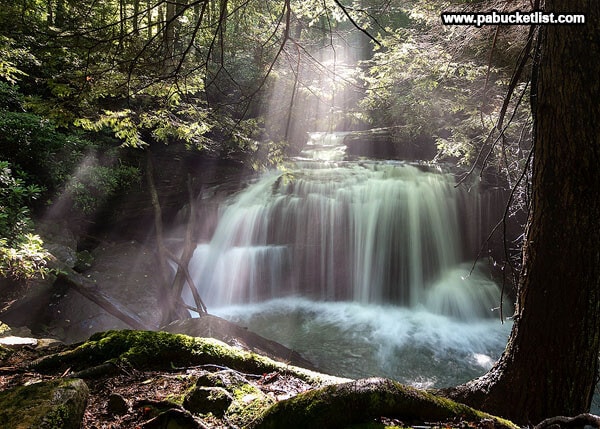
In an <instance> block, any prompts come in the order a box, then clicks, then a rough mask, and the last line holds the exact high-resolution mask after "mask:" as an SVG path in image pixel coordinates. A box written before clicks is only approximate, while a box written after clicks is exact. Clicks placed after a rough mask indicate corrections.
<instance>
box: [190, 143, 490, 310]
mask: <svg viewBox="0 0 600 429" xmlns="http://www.w3.org/2000/svg"><path fill="white" fill-rule="evenodd" d="M311 137H312V139H311V142H310V143H311V144H310V145H308V148H307V150H306V151H305V152H304V153H303V156H302V157H301V158H300V159H299V160H297V161H296V163H295V164H294V167H293V168H292V169H290V170H287V171H272V172H269V173H266V174H264V175H263V176H262V177H260V178H259V179H258V180H256V181H255V182H254V183H252V184H250V185H248V186H247V188H246V189H244V190H243V191H241V192H239V193H238V194H236V195H235V196H233V197H232V198H230V199H229V200H228V201H226V202H225V203H224V204H222V206H221V207H220V210H219V221H218V224H217V227H216V229H215V231H214V234H213V236H212V239H211V240H210V242H206V243H202V244H200V245H198V247H197V249H196V251H195V253H194V257H193V260H192V263H191V266H190V272H191V274H192V276H193V277H194V278H195V280H196V285H198V287H199V289H200V294H201V296H202V297H203V298H204V300H205V301H206V303H207V305H208V306H209V307H221V306H227V305H232V304H240V303H248V302H260V301H266V300H269V299H273V298H279V297H286V296H302V297H307V298H310V299H313V300H319V301H353V302H358V303H370V304H390V303H391V304H398V305H402V306H407V307H413V308H414V307H416V306H419V305H424V306H427V307H428V308H430V309H432V311H436V312H440V313H442V314H448V315H452V316H457V317H462V318H470V317H480V316H481V315H483V314H485V313H489V309H490V308H491V307H495V306H496V305H497V302H498V300H499V293H498V292H497V287H496V286H495V284H494V283H493V282H491V281H490V280H488V279H487V278H485V276H484V275H480V274H478V273H474V274H473V275H472V277H473V278H470V276H469V273H468V270H465V269H464V267H463V268H460V264H461V263H462V262H464V261H465V260H466V258H467V256H470V255H465V254H464V253H465V241H468V240H471V241H476V240H474V239H473V237H472V236H473V234H474V233H473V231H470V230H469V228H468V224H469V222H464V219H461V215H463V214H465V213H468V214H469V216H471V217H474V218H473V219H472V222H473V223H474V224H475V225H479V223H480V221H479V220H476V219H478V218H477V212H478V210H479V205H480V198H479V196H478V193H477V191H476V190H471V192H468V191H467V190H466V189H465V188H462V187H456V186H455V180H454V177H453V176H452V175H451V174H447V173H443V172H440V171H438V170H436V169H432V168H426V167H421V166H415V165H409V164H405V163H401V162H391V161H386V162H376V161H354V162H344V161H339V160H338V161H332V160H335V159H339V155H340V154H343V146H342V145H341V144H340V143H341V140H342V139H340V138H339V136H335V138H332V137H331V136H330V135H327V134H324V133H320V134H318V133H315V134H313V135H312V136H311ZM315 159H316V161H315ZM467 247H468V246H467Z"/></svg>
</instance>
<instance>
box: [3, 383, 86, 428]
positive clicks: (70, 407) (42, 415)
mask: <svg viewBox="0 0 600 429" xmlns="http://www.w3.org/2000/svg"><path fill="white" fill-rule="evenodd" d="M87 395H88V389H87V386H86V385H85V383H84V382H83V381H82V380H77V379H70V380H64V379H62V380H53V381H50V382H43V383H37V384H32V385H29V386H19V387H16V388H14V389H11V390H7V391H3V392H0V427H7V428H8V427H10V428H40V429H70V428H79V427H80V426H81V419H82V417H83V412H84V409H85V403H86V401H87Z"/></svg>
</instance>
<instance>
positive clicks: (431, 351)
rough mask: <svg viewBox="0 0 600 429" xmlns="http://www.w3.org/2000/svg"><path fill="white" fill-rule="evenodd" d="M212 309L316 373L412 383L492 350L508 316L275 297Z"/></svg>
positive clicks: (439, 381) (495, 352)
mask: <svg viewBox="0 0 600 429" xmlns="http://www.w3.org/2000/svg"><path fill="white" fill-rule="evenodd" d="M213 313H215V314H216V315H219V316H221V317H224V318H226V319H229V320H231V321H234V322H236V323H238V324H240V325H242V326H246V327H248V329H250V330H252V331H254V332H256V333H258V334H260V335H262V336H264V337H267V338H269V339H272V340H275V341H277V342H279V343H282V344H284V345H285V346H287V347H289V348H291V349H293V350H295V351H297V352H299V353H300V354H302V355H303V356H304V357H305V358H307V359H309V360H310V361H312V362H313V363H314V364H315V365H316V366H317V368H319V369H321V370H322V371H323V372H326V373H330V374H334V375H338V376H344V377H350V378H362V377H373V376H381V377H390V378H393V379H396V380H399V381H401V382H403V383H407V384H411V385H413V386H416V387H421V388H427V387H445V386H453V385H457V384H459V383H462V382H465V381H467V380H470V379H472V378H474V377H477V376H479V375H482V374H484V373H485V372H486V371H487V370H488V369H489V368H490V367H491V366H492V364H493V362H494V361H495V360H496V359H498V358H499V357H500V354H501V353H502V351H503V350H504V346H505V345H506V340H507V339H508V335H509V333H510V328H511V323H504V324H502V323H501V322H500V320H499V319H495V318H494V319H492V318H490V319H478V320H458V319H455V318H452V317H448V316H443V315H439V314H435V313H432V312H431V311H429V310H427V309H426V308H424V307H418V308H403V307H394V306H386V305H384V306H382V305H374V304H367V305H365V304H359V303H356V302H315V301H310V300H308V299H306V298H298V297H291V298H281V299H275V300H271V301H267V302H263V303H259V304H251V305H238V306H230V307H223V308H217V309H214V310H213Z"/></svg>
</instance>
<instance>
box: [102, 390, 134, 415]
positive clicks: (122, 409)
mask: <svg viewBox="0 0 600 429" xmlns="http://www.w3.org/2000/svg"><path fill="white" fill-rule="evenodd" d="M106 411H107V412H108V413H110V414H113V415H117V416H122V415H123V414H127V412H128V411H129V404H128V403H127V400H126V399H125V398H124V397H123V396H121V395H118V394H116V393H113V394H112V395H110V396H109V397H108V402H107V404H106Z"/></svg>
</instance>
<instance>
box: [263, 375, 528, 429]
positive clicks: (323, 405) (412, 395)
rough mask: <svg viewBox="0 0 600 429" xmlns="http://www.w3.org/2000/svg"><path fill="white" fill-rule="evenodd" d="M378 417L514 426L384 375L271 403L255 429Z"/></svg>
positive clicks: (346, 423) (341, 424)
mask: <svg viewBox="0 0 600 429" xmlns="http://www.w3.org/2000/svg"><path fill="white" fill-rule="evenodd" d="M379 416H390V417H392V416H393V417H398V418H399V419H401V420H403V421H407V422H413V421H414V422H424V421H428V422H431V421H434V422H435V421H439V422H445V421H451V420H455V419H465V420H467V421H473V422H480V421H483V420H486V421H489V422H490V423H491V424H492V426H493V427H495V428H503V429H516V428H517V426H516V425H514V424H513V423H511V422H509V421H507V420H503V419H500V418H498V417H494V416H491V415H489V414H486V413H483V412H480V411H477V410H474V409H472V408H470V407H467V406H466V405H463V404H459V403H456V402H453V401H451V400H449V399H446V398H441V397H438V396H435V395H433V394H431V393H428V392H426V391H423V390H418V389H415V388H413V387H409V386H405V385H402V384H400V383H398V382H395V381H392V380H388V379H382V378H370V379H364V380H357V381H352V382H349V383H343V384H338V385H331V386H326V387H323V388H321V389H315V390H311V391H308V392H305V393H301V394H299V395H297V396H295V397H293V398H290V399H288V400H285V401H281V402H278V403H276V404H275V405H273V406H272V407H271V408H269V409H268V410H267V411H266V412H265V414H264V415H263V416H262V417H261V419H260V420H259V421H257V424H256V425H254V428H255V429H259V428H260V429H269V428H273V429H277V428H282V427H285V428H287V429H300V428H315V427H326V428H330V429H334V428H346V427H348V426H350V425H352V424H355V423H360V422H367V421H369V420H372V419H373V418H375V417H379Z"/></svg>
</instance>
